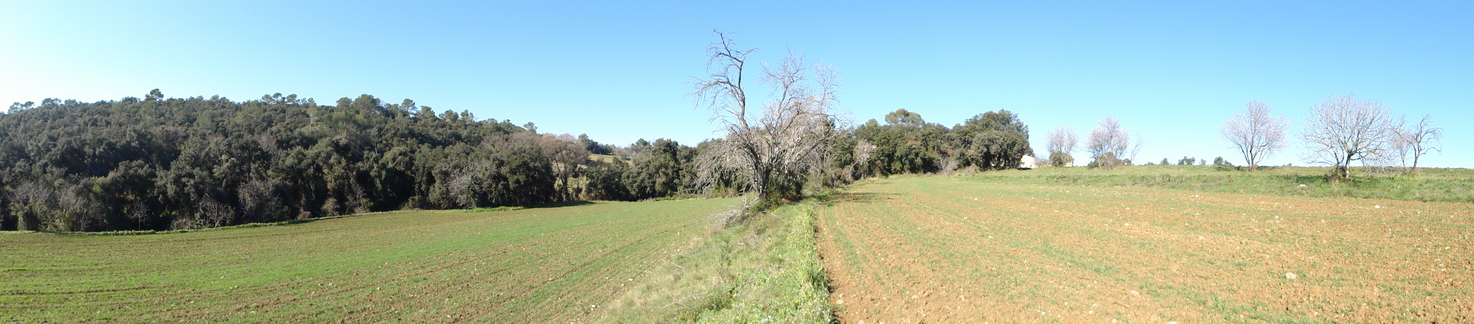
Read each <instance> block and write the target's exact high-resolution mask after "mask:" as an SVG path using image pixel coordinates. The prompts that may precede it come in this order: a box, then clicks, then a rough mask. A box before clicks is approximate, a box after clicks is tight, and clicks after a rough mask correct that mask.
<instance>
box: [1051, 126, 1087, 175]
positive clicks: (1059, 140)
mask: <svg viewBox="0 0 1474 324" xmlns="http://www.w3.org/2000/svg"><path fill="white" fill-rule="evenodd" d="M1079 143H1080V138H1079V137H1078V136H1076V135H1075V128H1074V127H1070V126H1059V127H1055V128H1054V130H1053V131H1050V132H1049V144H1048V147H1049V163H1050V164H1053V165H1055V166H1059V167H1067V166H1070V165H1071V164H1073V163H1074V162H1075V157H1074V156H1072V155H1070V153H1071V152H1074V151H1075V146H1076V145H1078V144H1079Z"/></svg>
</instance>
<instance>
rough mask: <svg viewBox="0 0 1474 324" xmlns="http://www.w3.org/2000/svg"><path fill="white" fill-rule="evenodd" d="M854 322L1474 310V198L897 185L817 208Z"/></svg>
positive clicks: (923, 182)
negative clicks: (1448, 200) (1447, 199)
mask: <svg viewBox="0 0 1474 324" xmlns="http://www.w3.org/2000/svg"><path fill="white" fill-rule="evenodd" d="M817 213H818V218H819V223H820V233H819V234H818V235H819V242H820V243H819V244H820V251H821V253H822V254H823V255H824V259H825V268H826V269H827V270H828V271H829V272H830V274H831V277H832V278H833V280H834V281H833V284H832V287H833V292H832V294H831V296H830V301H831V302H832V303H835V304H837V306H838V307H840V309H841V310H840V311H839V314H838V315H839V317H840V318H841V319H842V320H843V321H845V322H861V321H864V322H869V323H876V322H888V323H890V322H895V323H901V322H908V321H909V322H918V321H928V322H934V321H942V322H976V321H980V320H982V321H1064V322H1076V321H1085V322H1109V321H1111V320H1121V321H1138V322H1168V321H1180V322H1204V321H1251V320H1269V321H1332V322H1347V321H1350V322H1363V321H1387V320H1398V321H1421V322H1427V321H1437V322H1465V321H1471V320H1474V318H1471V317H1469V316H1470V314H1474V289H1471V288H1474V287H1471V286H1470V283H1471V282H1474V271H1471V270H1474V253H1471V252H1474V251H1471V250H1470V249H1469V247H1470V244H1469V242H1470V239H1474V205H1471V204H1462V203H1424V202H1409V201H1397V200H1374V199H1354V198H1308V197H1286V196H1274V195H1249V194H1226V193H1202V192H1193V191H1181V190H1171V189H1151V188H1101V187H1077V186H1057V185H1039V184H1028V185H1020V184H1008V183H996V182H979V181H968V180H966V179H963V178H953V177H923V178H893V179H883V180H877V181H874V182H871V183H865V184H859V185H856V186H854V187H852V188H850V190H849V191H848V192H846V193H844V194H841V195H838V196H837V197H835V198H834V199H832V200H831V201H830V203H829V206H827V207H824V208H821V209H819V210H818V211H817Z"/></svg>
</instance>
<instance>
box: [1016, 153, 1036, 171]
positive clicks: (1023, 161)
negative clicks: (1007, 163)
mask: <svg viewBox="0 0 1474 324" xmlns="http://www.w3.org/2000/svg"><path fill="white" fill-rule="evenodd" d="M1035 162H1036V161H1035V160H1034V157H1032V156H1028V155H1025V156H1024V157H1023V158H1020V159H1019V163H1018V168H1019V169H1033V168H1034V163H1035Z"/></svg>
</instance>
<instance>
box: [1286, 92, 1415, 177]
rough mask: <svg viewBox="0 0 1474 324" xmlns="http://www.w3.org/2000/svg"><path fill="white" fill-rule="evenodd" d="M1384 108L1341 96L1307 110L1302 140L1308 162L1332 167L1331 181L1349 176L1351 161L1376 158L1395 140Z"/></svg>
mask: <svg viewBox="0 0 1474 324" xmlns="http://www.w3.org/2000/svg"><path fill="white" fill-rule="evenodd" d="M1395 129H1396V127H1395V126H1394V125H1393V123H1392V117H1391V116H1389V115H1388V113H1387V108H1385V107H1383V106H1382V103H1381V102H1379V101H1375V100H1356V98H1355V97H1352V96H1351V95H1341V96H1336V97H1331V98H1327V99H1325V100H1322V101H1321V102H1320V104H1318V105H1316V106H1315V107H1314V108H1312V109H1311V111H1310V120H1309V121H1307V122H1306V124H1305V130H1304V133H1303V134H1301V137H1303V138H1304V140H1305V145H1306V146H1307V148H1308V149H1309V151H1308V153H1307V155H1306V156H1305V157H1304V158H1305V160H1306V161H1308V162H1310V163H1320V164H1328V165H1331V166H1332V167H1333V168H1334V169H1333V171H1332V174H1331V179H1332V180H1342V179H1346V178H1347V177H1350V176H1351V173H1350V171H1349V170H1348V167H1350V164H1351V162H1352V161H1359V160H1363V159H1368V158H1375V157H1377V156H1378V155H1380V154H1382V153H1383V151H1384V150H1387V149H1388V148H1389V146H1390V144H1391V143H1392V141H1393V140H1394V139H1395V138H1396V134H1395V133H1396V130H1395Z"/></svg>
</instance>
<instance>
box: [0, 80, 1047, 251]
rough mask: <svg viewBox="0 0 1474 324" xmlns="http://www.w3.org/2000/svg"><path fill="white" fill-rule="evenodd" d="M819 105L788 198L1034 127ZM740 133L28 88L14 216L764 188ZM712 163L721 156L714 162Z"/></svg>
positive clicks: (954, 154) (17, 117) (160, 218)
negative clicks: (604, 139) (739, 147)
mask: <svg viewBox="0 0 1474 324" xmlns="http://www.w3.org/2000/svg"><path fill="white" fill-rule="evenodd" d="M823 116H825V117H823V118H818V119H815V120H816V121H819V123H817V124H815V125H812V126H813V128H814V129H823V130H824V132H826V133H825V136H822V137H816V138H815V139H816V140H815V142H814V144H813V145H814V146H813V148H814V149H812V150H811V152H809V153H797V154H800V155H803V154H807V155H804V156H803V159H806V160H808V161H813V162H814V163H816V164H813V167H811V168H803V169H801V170H798V171H795V172H790V173H789V174H786V175H784V176H783V177H782V178H784V179H783V180H781V181H777V179H770V180H772V181H770V182H769V183H781V184H782V185H781V186H779V187H781V188H782V189H780V190H776V191H775V192H778V194H774V195H773V197H774V199H796V198H797V196H800V195H802V194H803V193H804V192H805V190H806V189H808V190H810V191H811V190H812V189H816V188H819V187H824V186H833V185H840V184H845V183H848V182H850V181H853V180H854V179H858V178H863V177H867V176H874V175H891V174H900V173H926V172H943V171H950V170H955V169H958V168H964V167H975V168H982V169H999V168H1010V167H1015V166H1017V163H1018V156H1021V155H1023V154H1029V153H1032V150H1030V149H1029V147H1028V127H1027V126H1025V125H1024V124H1023V123H1022V122H1021V121H1019V119H1018V116H1017V115H1015V114H1013V113H1011V112H1008V111H997V112H987V113H983V114H980V115H978V116H977V117H974V118H972V119H969V120H967V121H965V122H964V123H962V124H958V125H957V126H954V127H952V128H947V127H944V126H941V125H939V124H934V123H928V122H926V121H924V120H922V119H921V116H920V115H919V114H916V113H914V112H909V111H906V110H904V109H903V110H897V111H896V112H893V113H890V114H888V115H886V116H885V118H884V120H885V123H883V124H882V123H879V122H877V121H875V120H873V119H872V120H870V121H869V122H866V123H864V124H862V125H858V126H846V125H844V124H843V123H841V122H839V121H838V120H836V119H833V118H832V116H830V115H823ZM731 140H732V139H731V138H720V139H712V140H707V141H704V142H702V143H699V144H698V145H696V146H688V145H683V144H681V143H678V142H676V141H673V140H668V139H657V140H655V141H646V140H643V139H642V140H638V141H636V142H635V143H632V144H630V145H627V146H614V145H610V144H603V143H599V142H596V141H594V140H592V139H589V137H588V136H587V135H579V136H571V135H567V134H564V135H554V134H548V133H538V132H537V131H536V127H535V125H534V124H532V123H526V124H523V125H520V126H519V125H515V124H513V123H512V122H511V121H509V120H497V119H494V118H492V119H478V118H476V117H475V116H473V115H472V114H471V113H469V112H467V111H460V112H456V111H453V110H444V111H437V110H435V109H433V108H431V107H429V106H421V105H417V104H416V103H415V102H414V101H412V100H408V99H406V100H404V101H402V102H399V103H390V102H385V101H383V100H381V99H379V98H375V97H373V96H370V95H362V96H359V97H357V98H353V99H349V98H342V99H339V100H338V101H337V102H335V103H334V104H332V105H327V104H318V103H316V102H315V101H314V100H313V99H304V98H298V97H297V96H296V95H285V96H283V95H281V94H272V95H266V96H263V97H262V98H261V99H259V100H248V101H232V100H230V99H227V98H222V97H219V96H215V97H210V98H204V97H190V98H166V97H165V96H164V95H163V94H162V93H161V92H159V91H158V90H154V91H152V92H150V93H149V94H148V95H146V96H144V97H143V98H136V97H126V98H122V99H121V100H108V101H98V102H91V103H87V102H78V101H75V100H59V99H46V100H43V101H42V102H41V103H40V104H35V103H30V102H28V103H16V104H13V105H12V106H11V107H10V110H9V111H8V112H7V113H4V114H0V229H5V230H14V229H24V230H44V231H108V230H170V229H193V228H205V227H216V226H227V225H236V224H244V223H253V222H279V221H289V220H301V219H311V218H316V217H326V216H335V215H344V214H352V213H362V212H373V211H389V210H399V209H454V208H478V207H496V206H529V205H537V204H544V203H556V202H567V201H576V200H643V199H652V198H660V197H670V196H694V195H716V196H731V195H739V194H742V193H745V192H751V191H753V189H754V186H755V185H754V182H752V181H748V180H747V178H746V177H747V176H746V175H744V174H743V173H741V172H738V171H737V170H735V169H733V168H726V169H723V168H717V167H714V165H710V164H709V165H706V166H703V164H702V163H701V162H702V160H703V159H706V160H712V159H713V158H712V157H713V156H717V155H718V154H716V152H726V151H723V150H724V148H722V146H723V145H726V144H725V143H728V142H729V141H731ZM703 168H706V169H705V171H703Z"/></svg>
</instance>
